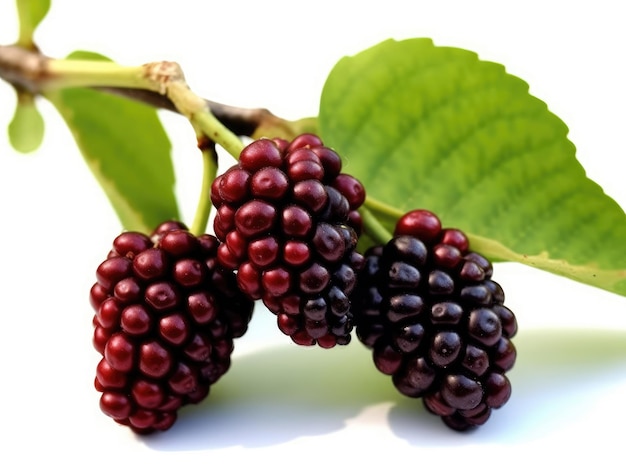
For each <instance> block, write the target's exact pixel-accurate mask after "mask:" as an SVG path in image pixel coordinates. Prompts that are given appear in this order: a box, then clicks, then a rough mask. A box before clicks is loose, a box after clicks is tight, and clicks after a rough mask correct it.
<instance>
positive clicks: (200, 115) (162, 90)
mask: <svg viewBox="0 0 626 466" xmlns="http://www.w3.org/2000/svg"><path fill="white" fill-rule="evenodd" d="M45 71H46V73H47V76H46V79H45V81H43V82H42V83H41V88H40V89H41V92H42V93H43V94H44V95H45V93H46V92H47V91H52V90H57V89H62V88H68V87H120V88H129V89H145V90H148V91H153V92H158V93H159V94H162V95H165V96H166V97H167V98H169V99H170V100H171V102H172V103H173V104H174V106H175V107H176V109H177V110H178V111H179V112H180V113H181V114H182V115H184V116H185V117H187V118H188V119H189V121H190V123H191V124H192V125H193V126H194V128H198V129H199V130H200V131H201V132H202V133H203V134H204V135H205V136H206V137H207V138H209V139H211V140H212V141H214V142H215V143H216V144H218V145H220V146H222V147H223V148H224V149H225V150H226V151H227V152H228V153H229V154H230V155H232V156H233V157H234V158H235V159H238V158H239V153H240V152H241V150H242V149H243V147H244V144H243V142H242V141H241V140H240V139H239V138H238V137H237V135H235V134H234V133H233V132H231V131H230V130H229V129H228V128H227V127H226V126H224V125H223V124H222V123H221V122H220V121H219V120H218V119H217V118H215V116H214V115H213V114H212V113H211V110H210V109H209V106H208V104H207V102H206V101H205V100H204V99H202V98H200V97H199V96H197V95H196V94H194V93H193V92H192V91H191V89H189V86H188V85H187V83H186V81H185V78H184V75H183V72H182V70H181V68H180V66H179V65H178V64H177V63H174V62H155V63H148V64H146V65H142V66H122V65H118V64H117V63H114V62H109V61H100V60H54V59H50V60H48V62H47V63H46V70H45Z"/></svg>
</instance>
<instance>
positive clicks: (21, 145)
mask: <svg viewBox="0 0 626 466" xmlns="http://www.w3.org/2000/svg"><path fill="white" fill-rule="evenodd" d="M8 133H9V141H10V142H11V145H12V146H13V148H14V149H15V150H16V151H18V152H21V153H23V154H27V153H29V152H33V151H35V150H37V148H39V146H40V145H41V141H42V140H43V135H44V122H43V118H42V116H41V114H40V113H39V110H38V109H37V107H36V105H35V101H34V99H33V96H32V95H30V94H20V95H19V96H18V104H17V106H16V107H15V113H14V114H13V119H12V120H11V122H10V123H9V128H8Z"/></svg>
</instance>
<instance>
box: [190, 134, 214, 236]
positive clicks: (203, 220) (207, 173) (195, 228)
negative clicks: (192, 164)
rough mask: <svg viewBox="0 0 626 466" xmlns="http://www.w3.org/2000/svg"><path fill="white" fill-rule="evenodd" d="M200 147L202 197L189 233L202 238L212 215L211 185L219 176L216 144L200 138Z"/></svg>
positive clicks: (199, 199)
mask: <svg viewBox="0 0 626 466" xmlns="http://www.w3.org/2000/svg"><path fill="white" fill-rule="evenodd" d="M198 140H199V141H200V142H199V144H198V145H199V147H200V149H201V152H202V187H201V188H200V197H199V198H198V206H197V207H196V212H195V216H194V219H193V223H192V224H191V228H190V229H189V231H190V232H191V233H192V234H194V235H196V236H200V235H201V234H203V233H205V232H206V229H207V224H208V222H209V216H210V214H211V207H212V204H211V185H212V184H213V180H214V179H215V176H216V175H217V152H216V151H215V144H213V143H211V142H208V141H207V143H204V142H203V141H204V138H203V137H202V136H200V137H199V138H198Z"/></svg>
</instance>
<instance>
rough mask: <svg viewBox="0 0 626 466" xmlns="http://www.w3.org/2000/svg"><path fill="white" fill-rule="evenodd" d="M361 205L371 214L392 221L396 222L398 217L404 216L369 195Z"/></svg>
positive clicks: (399, 211) (397, 210)
mask: <svg viewBox="0 0 626 466" xmlns="http://www.w3.org/2000/svg"><path fill="white" fill-rule="evenodd" d="M363 205H364V206H365V207H367V209H368V210H370V211H371V212H372V213H374V212H375V213H376V214H380V215H381V216H383V217H385V218H387V219H389V220H393V221H397V220H398V219H399V218H400V217H402V215H404V213H403V212H402V211H401V210H399V209H397V208H395V207H392V206H390V205H389V204H386V203H384V202H382V201H379V200H378V199H375V198H373V197H371V196H370V195H368V196H367V197H366V198H365V202H364V203H363Z"/></svg>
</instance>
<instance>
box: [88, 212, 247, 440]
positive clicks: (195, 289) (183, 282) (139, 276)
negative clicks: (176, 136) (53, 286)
mask: <svg viewBox="0 0 626 466" xmlns="http://www.w3.org/2000/svg"><path fill="white" fill-rule="evenodd" d="M217 248H218V240H217V238H215V237H214V236H212V235H208V234H203V235H200V236H194V235H192V234H191V233H190V232H189V231H188V230H187V228H186V227H185V225H183V224H182V223H179V222H174V221H168V222H164V223H162V224H161V225H159V227H157V229H156V230H155V231H154V232H153V234H152V235H151V236H148V235H144V234H142V233H138V232H123V233H121V234H120V235H119V236H118V237H117V238H115V240H114V241H113V247H112V249H111V251H110V252H109V254H108V256H107V258H106V260H104V261H103V262H102V263H101V264H100V265H99V266H98V268H97V271H96V278H97V281H96V283H94V285H93V286H92V288H91V290H90V302H91V305H92V307H93V308H94V309H95V311H96V312H95V315H94V318H93V324H94V336H93V343H94V346H95V348H96V350H97V351H98V352H99V353H100V354H101V355H102V359H101V360H100V362H99V364H98V366H97V369H96V378H95V387H96V390H98V391H99V392H101V393H102V394H101V397H100V408H101V410H102V411H103V412H104V413H105V414H107V415H108V416H110V417H112V418H113V419H114V420H115V421H117V422H118V423H120V424H123V425H126V426H128V427H130V428H131V429H132V430H133V431H135V432H137V433H140V434H147V433H150V432H153V431H157V430H167V429H169V428H170V427H171V426H172V425H173V423H174V422H175V421H176V418H177V412H178V409H179V408H180V407H182V406H184V405H187V404H190V403H198V402H200V401H201V400H203V399H204V398H205V397H206V396H207V395H208V393H209V390H210V387H211V385H212V384H213V383H215V382H216V381H217V380H218V379H219V378H220V377H221V376H222V375H223V374H224V373H225V372H226V371H227V370H228V368H229V367H230V362H231V360H230V357H231V353H232V350H233V339H234V338H237V337H240V336H242V335H243V334H244V333H245V332H246V331H247V328H248V323H249V321H250V318H251V316H252V311H253V306H254V302H253V301H252V300H250V299H249V298H248V297H246V296H245V295H244V294H243V293H242V292H241V291H240V290H239V289H238V287H237V284H236V279H235V276H234V274H233V273H232V272H230V271H225V270H223V269H222V268H221V267H220V266H219V264H218V262H217V259H216V256H217Z"/></svg>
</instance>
